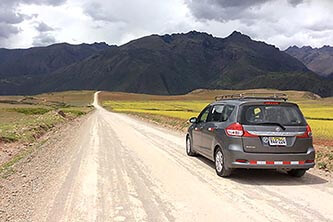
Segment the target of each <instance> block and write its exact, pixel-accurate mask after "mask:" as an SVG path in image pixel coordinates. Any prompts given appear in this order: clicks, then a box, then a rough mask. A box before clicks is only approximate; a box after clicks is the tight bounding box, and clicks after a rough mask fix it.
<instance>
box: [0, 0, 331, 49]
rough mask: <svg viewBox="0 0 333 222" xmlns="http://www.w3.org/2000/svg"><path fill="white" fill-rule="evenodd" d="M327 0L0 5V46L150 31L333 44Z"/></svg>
mask: <svg viewBox="0 0 333 222" xmlns="http://www.w3.org/2000/svg"><path fill="white" fill-rule="evenodd" d="M332 12H333V0H0V48H28V47H32V46H46V45H50V44H53V43H58V42H68V43H72V44H80V43H94V42H106V43H108V44H111V45H122V44H124V43H127V42H128V41H130V40H133V39H136V38H140V37H143V36H146V35H151V34H171V33H186V32H189V31H192V30H196V31H200V32H207V33H209V34H212V35H214V36H216V37H226V36H228V35H230V34H231V33H232V32H233V31H235V30H237V31H240V32H242V33H243V34H246V35H248V36H250V37H251V38H252V39H255V40H260V41H265V42H267V43H269V44H274V45H276V46H277V47H279V48H280V49H281V50H284V49H286V48H287V47H289V46H293V45H297V46H299V47H301V46H307V45H310V46H312V47H322V46H323V45H331V46H333V16H332Z"/></svg>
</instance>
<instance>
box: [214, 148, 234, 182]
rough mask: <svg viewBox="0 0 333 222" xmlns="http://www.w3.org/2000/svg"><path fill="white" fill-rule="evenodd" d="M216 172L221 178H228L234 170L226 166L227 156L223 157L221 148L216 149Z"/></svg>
mask: <svg viewBox="0 0 333 222" xmlns="http://www.w3.org/2000/svg"><path fill="white" fill-rule="evenodd" d="M214 160H215V161H214V162H215V171H216V174H217V175H219V176H220V177H228V176H230V174H231V173H232V169H229V168H227V167H226V166H225V156H224V155H223V152H222V149H221V148H220V147H219V148H217V149H216V151H215V154H214Z"/></svg>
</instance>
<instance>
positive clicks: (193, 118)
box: [189, 117, 198, 123]
mask: <svg viewBox="0 0 333 222" xmlns="http://www.w3.org/2000/svg"><path fill="white" fill-rule="evenodd" d="M189 121H190V123H197V122H198V119H197V117H192V118H191V119H190V120H189Z"/></svg>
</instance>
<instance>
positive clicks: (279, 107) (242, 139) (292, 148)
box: [186, 94, 315, 177]
mask: <svg viewBox="0 0 333 222" xmlns="http://www.w3.org/2000/svg"><path fill="white" fill-rule="evenodd" d="M216 99H217V101H216V102H213V103H211V104H209V105H208V106H207V107H205V108H204V109H203V110H202V112H201V113H200V114H199V116H198V117H192V118H191V119H190V123H192V124H191V126H190V127H189V129H188V133H187V135H186V153H187V154H188V155H189V156H194V155H196V154H200V155H202V156H204V157H206V158H208V159H210V160H212V161H214V162H215V170H216V173H217V174H218V175H219V176H222V177H226V176H229V175H230V174H231V172H232V169H236V168H248V169H251V168H255V169H284V170H286V171H287V172H288V174H289V175H291V176H295V177H301V176H303V175H304V174H305V172H306V170H308V169H309V168H311V167H313V166H314V165H315V163H314V160H315V150H314V148H313V143H312V132H311V128H310V126H309V125H308V124H307V122H306V120H305V118H304V116H303V115H302V113H301V111H300V109H299V107H298V106H297V105H296V104H295V103H291V102H287V95H285V94H272V95H267V94H264V95H263V94H239V95H227V96H220V97H217V98H216Z"/></svg>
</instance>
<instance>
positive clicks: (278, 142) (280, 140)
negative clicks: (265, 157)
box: [268, 137, 287, 146]
mask: <svg viewBox="0 0 333 222" xmlns="http://www.w3.org/2000/svg"><path fill="white" fill-rule="evenodd" d="M268 141H269V145H271V146H286V145H287V140H286V137H269V139H268Z"/></svg>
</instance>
